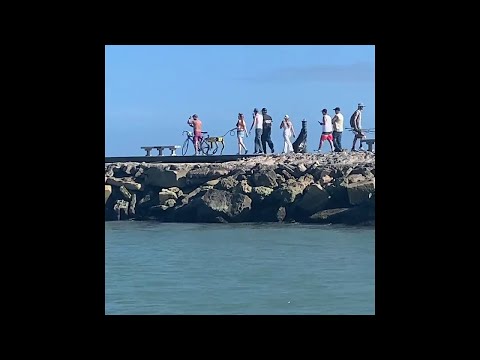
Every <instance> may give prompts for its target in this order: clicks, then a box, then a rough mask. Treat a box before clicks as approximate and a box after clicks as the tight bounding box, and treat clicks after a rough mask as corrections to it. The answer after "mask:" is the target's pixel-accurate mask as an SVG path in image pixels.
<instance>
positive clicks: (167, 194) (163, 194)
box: [158, 189, 178, 204]
mask: <svg viewBox="0 0 480 360" xmlns="http://www.w3.org/2000/svg"><path fill="white" fill-rule="evenodd" d="M168 199H174V200H177V199H178V196H177V194H176V193H174V192H173V191H170V190H167V189H162V191H160V192H159V193H158V202H159V204H165V201H167V200H168Z"/></svg>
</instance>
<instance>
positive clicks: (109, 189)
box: [105, 185, 112, 204]
mask: <svg viewBox="0 0 480 360" xmlns="http://www.w3.org/2000/svg"><path fill="white" fill-rule="evenodd" d="M111 194H112V186H111V185H105V204H107V200H108V198H109V197H110V195H111Z"/></svg>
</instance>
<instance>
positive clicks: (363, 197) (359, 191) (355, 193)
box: [346, 179, 375, 205]
mask: <svg viewBox="0 0 480 360" xmlns="http://www.w3.org/2000/svg"><path fill="white" fill-rule="evenodd" d="M346 188H347V193H348V199H349V201H350V205H358V204H361V203H363V202H366V201H367V200H368V199H370V198H371V197H372V195H373V194H375V179H373V180H369V181H363V182H357V183H353V184H348V185H347V186H346Z"/></svg>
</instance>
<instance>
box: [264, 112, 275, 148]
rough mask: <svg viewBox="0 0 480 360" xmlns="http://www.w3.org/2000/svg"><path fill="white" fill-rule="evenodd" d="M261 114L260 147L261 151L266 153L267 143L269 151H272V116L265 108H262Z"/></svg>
mask: <svg viewBox="0 0 480 360" xmlns="http://www.w3.org/2000/svg"><path fill="white" fill-rule="evenodd" d="M262 116H263V131H262V149H263V152H264V153H265V154H266V153H267V143H268V147H269V148H270V151H271V152H272V154H273V152H274V150H273V142H272V138H271V136H272V122H273V120H272V117H271V116H270V115H268V114H267V109H266V108H263V109H262Z"/></svg>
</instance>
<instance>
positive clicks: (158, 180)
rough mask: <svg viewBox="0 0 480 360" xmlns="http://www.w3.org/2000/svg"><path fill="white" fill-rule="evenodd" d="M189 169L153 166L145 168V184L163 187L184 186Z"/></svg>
mask: <svg viewBox="0 0 480 360" xmlns="http://www.w3.org/2000/svg"><path fill="white" fill-rule="evenodd" d="M186 174H187V170H166V169H162V168H159V167H151V168H148V169H147V170H145V172H144V176H145V185H152V186H159V187H162V188H169V187H173V186H174V187H178V188H183V187H184V186H185V183H186Z"/></svg>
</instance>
